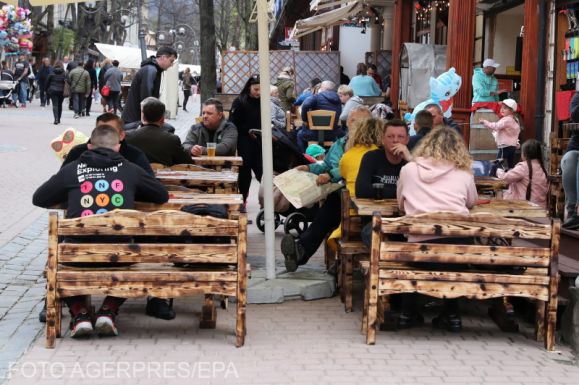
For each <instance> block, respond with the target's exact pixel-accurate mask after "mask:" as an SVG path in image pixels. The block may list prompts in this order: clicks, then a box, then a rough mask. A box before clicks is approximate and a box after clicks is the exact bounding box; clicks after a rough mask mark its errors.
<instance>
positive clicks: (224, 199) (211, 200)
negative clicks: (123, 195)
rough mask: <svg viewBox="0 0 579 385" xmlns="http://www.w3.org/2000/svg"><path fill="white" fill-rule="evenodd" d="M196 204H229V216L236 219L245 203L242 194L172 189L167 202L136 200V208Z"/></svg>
mask: <svg viewBox="0 0 579 385" xmlns="http://www.w3.org/2000/svg"><path fill="white" fill-rule="evenodd" d="M194 204H208V205H210V204H220V205H225V206H227V211H228V213H229V217H230V218H232V219H235V218H237V217H239V210H240V209H241V205H242V204H243V196H242V195H241V194H203V193H201V194H199V193H187V192H180V191H170V192H169V201H168V202H166V203H161V204H157V203H148V202H135V210H141V211H156V210H180V209H181V208H182V207H183V206H188V205H194Z"/></svg>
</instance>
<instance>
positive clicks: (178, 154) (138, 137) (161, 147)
mask: <svg viewBox="0 0 579 385" xmlns="http://www.w3.org/2000/svg"><path fill="white" fill-rule="evenodd" d="M141 105H142V116H141V121H142V122H143V124H144V125H143V126H141V127H139V128H137V129H136V130H132V131H129V132H127V142H128V143H130V144H132V145H133V146H135V147H137V148H139V149H141V151H143V152H144V153H145V155H146V156H147V159H149V162H151V163H160V164H163V165H165V166H173V165H174V164H190V163H193V160H192V158H191V153H190V152H189V151H186V150H185V149H184V148H183V146H182V145H181V139H179V137H178V136H177V135H174V134H171V133H169V132H167V131H165V130H164V129H163V128H162V127H163V122H164V121H165V105H164V104H163V103H162V102H161V101H160V100H159V99H157V98H153V97H149V98H146V99H145V100H143V102H142V103H141Z"/></svg>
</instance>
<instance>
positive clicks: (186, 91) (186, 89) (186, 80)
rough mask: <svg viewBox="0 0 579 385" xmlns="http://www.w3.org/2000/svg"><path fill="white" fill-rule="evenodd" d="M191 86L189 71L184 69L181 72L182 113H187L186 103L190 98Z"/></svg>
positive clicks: (191, 80)
mask: <svg viewBox="0 0 579 385" xmlns="http://www.w3.org/2000/svg"><path fill="white" fill-rule="evenodd" d="M192 85H193V77H192V76H191V70H190V69H189V67H187V68H185V71H183V85H182V87H183V111H187V102H188V101H189V97H190V96H191V86H192Z"/></svg>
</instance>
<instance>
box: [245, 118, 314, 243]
mask: <svg viewBox="0 0 579 385" xmlns="http://www.w3.org/2000/svg"><path fill="white" fill-rule="evenodd" d="M251 132H252V133H253V134H255V135H256V137H257V140H261V131H259V130H251ZM272 145H273V172H274V175H276V174H281V173H283V172H285V171H287V170H289V169H292V168H294V167H297V166H300V165H304V164H309V163H310V161H308V159H307V158H306V157H305V156H304V154H303V153H302V152H301V151H300V150H299V148H298V147H297V145H296V144H294V143H293V142H292V141H291V139H290V138H289V136H288V135H287V133H285V132H284V131H281V130H279V129H275V128H272ZM259 203H260V206H261V207H262V209H261V210H260V211H259V213H258V214H257V217H256V220H255V224H256V225H257V228H258V229H260V230H261V231H265V218H264V216H265V215H264V210H263V186H262V187H260V193H259ZM317 209H318V206H317V205H314V206H312V207H309V208H308V207H302V208H301V209H296V208H295V207H293V206H292V205H291V204H290V203H289V202H288V201H287V199H285V197H284V196H283V194H281V192H280V191H279V190H277V188H276V187H275V186H274V220H275V228H276V229H277V228H278V227H279V226H280V225H283V226H284V232H285V233H286V234H292V235H294V236H296V235H299V234H301V233H303V232H304V231H306V230H307V228H308V226H309V222H311V221H312V219H313V218H314V216H315V215H316V211H317ZM284 218H285V219H284Z"/></svg>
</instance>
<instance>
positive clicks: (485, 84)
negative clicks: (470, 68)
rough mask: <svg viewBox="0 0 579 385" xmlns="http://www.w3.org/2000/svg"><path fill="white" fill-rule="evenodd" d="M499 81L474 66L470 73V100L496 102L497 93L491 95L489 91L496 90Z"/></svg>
mask: <svg viewBox="0 0 579 385" xmlns="http://www.w3.org/2000/svg"><path fill="white" fill-rule="evenodd" d="M498 89H499V81H498V80H497V78H495V77H494V76H488V75H486V74H485V73H484V72H483V69H482V68H475V70H474V74H473V75H472V94H473V97H472V102H473V104H474V103H478V102H498V101H499V95H494V96H492V95H491V92H497V91H498Z"/></svg>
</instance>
